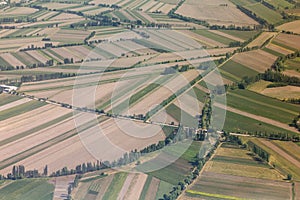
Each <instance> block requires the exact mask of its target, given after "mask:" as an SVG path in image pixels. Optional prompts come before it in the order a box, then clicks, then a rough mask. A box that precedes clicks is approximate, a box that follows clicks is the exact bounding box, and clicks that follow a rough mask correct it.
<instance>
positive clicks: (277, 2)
mask: <svg viewBox="0 0 300 200" xmlns="http://www.w3.org/2000/svg"><path fill="white" fill-rule="evenodd" d="M266 2H268V3H269V4H271V5H273V6H274V7H275V8H278V7H279V8H281V9H286V8H292V7H294V5H293V4H292V3H290V2H289V1H286V0H266Z"/></svg>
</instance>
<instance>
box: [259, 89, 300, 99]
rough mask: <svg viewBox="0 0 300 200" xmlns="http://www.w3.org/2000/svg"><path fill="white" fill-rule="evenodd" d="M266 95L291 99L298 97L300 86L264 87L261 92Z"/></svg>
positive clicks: (299, 96) (299, 95)
mask: <svg viewBox="0 0 300 200" xmlns="http://www.w3.org/2000/svg"><path fill="white" fill-rule="evenodd" d="M261 93H262V94H264V95H266V96H270V97H273V98H277V99H281V100H283V99H292V98H296V99H298V98H300V87H296V86H285V87H276V88H266V89H264V90H263V91H262V92H261Z"/></svg>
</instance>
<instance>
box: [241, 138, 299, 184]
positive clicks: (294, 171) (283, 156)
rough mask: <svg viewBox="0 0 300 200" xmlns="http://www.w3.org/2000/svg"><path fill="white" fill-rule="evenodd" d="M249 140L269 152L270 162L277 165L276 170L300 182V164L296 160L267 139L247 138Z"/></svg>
mask: <svg viewBox="0 0 300 200" xmlns="http://www.w3.org/2000/svg"><path fill="white" fill-rule="evenodd" d="M247 140H249V141H251V142H253V143H254V144H256V145H258V146H259V147H261V148H262V149H263V150H265V151H266V152H268V153H269V154H270V158H269V162H270V163H271V164H273V165H275V168H277V169H279V170H280V171H281V172H282V173H284V174H285V175H287V174H291V175H292V176H293V179H294V180H297V181H299V180H300V166H299V163H300V162H299V161H298V160H296V161H294V158H292V157H291V156H290V155H288V154H287V153H285V152H284V151H283V150H281V149H280V148H278V147H277V146H276V145H274V144H272V143H271V142H270V141H268V140H266V139H259V138H247ZM276 147H277V148H276Z"/></svg>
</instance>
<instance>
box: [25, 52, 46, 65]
mask: <svg viewBox="0 0 300 200" xmlns="http://www.w3.org/2000/svg"><path fill="white" fill-rule="evenodd" d="M27 53H28V54H29V55H30V56H32V57H34V58H35V59H36V60H38V61H40V62H41V63H46V62H47V61H48V58H47V57H45V56H44V55H42V54H41V53H40V52H39V51H28V52H27Z"/></svg>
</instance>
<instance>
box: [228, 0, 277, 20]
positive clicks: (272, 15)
mask: <svg viewBox="0 0 300 200" xmlns="http://www.w3.org/2000/svg"><path fill="white" fill-rule="evenodd" d="M231 1H232V2H233V3H234V4H236V5H240V6H243V7H245V8H247V9H248V10H250V11H252V12H253V13H255V14H256V15H257V16H259V17H261V18H262V19H264V20H266V21H267V22H268V23H271V24H276V23H279V22H281V21H282V16H281V15H280V13H279V12H276V11H274V10H271V9H270V8H268V7H266V6H264V5H263V4H262V3H260V2H257V1H255V0H231Z"/></svg>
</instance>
